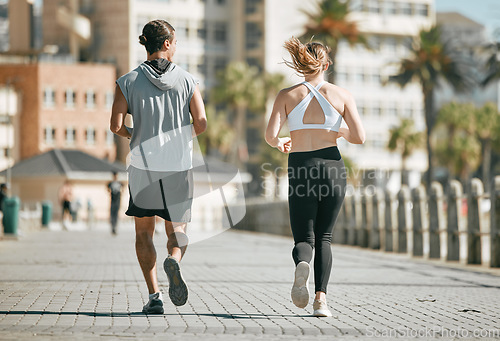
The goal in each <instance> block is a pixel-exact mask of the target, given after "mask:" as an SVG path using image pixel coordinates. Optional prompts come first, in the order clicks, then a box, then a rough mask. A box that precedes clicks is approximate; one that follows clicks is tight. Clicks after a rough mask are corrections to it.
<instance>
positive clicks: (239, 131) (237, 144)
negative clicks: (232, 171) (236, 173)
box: [229, 107, 247, 168]
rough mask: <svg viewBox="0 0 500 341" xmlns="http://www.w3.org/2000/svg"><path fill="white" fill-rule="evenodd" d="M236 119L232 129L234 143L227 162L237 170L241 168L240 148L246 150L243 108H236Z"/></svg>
mask: <svg viewBox="0 0 500 341" xmlns="http://www.w3.org/2000/svg"><path fill="white" fill-rule="evenodd" d="M235 112H236V119H235V121H234V127H235V130H236V134H235V138H234V143H233V146H232V148H231V153H230V156H229V160H230V162H231V163H232V164H234V165H236V166H237V167H238V168H241V167H243V162H242V160H241V158H240V154H241V150H242V148H246V136H247V134H246V109H245V107H236V108H235Z"/></svg>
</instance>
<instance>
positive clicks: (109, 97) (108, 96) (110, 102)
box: [106, 91, 114, 109]
mask: <svg viewBox="0 0 500 341" xmlns="http://www.w3.org/2000/svg"><path fill="white" fill-rule="evenodd" d="M113 100H114V96H113V92H112V91H106V108H107V109H111V107H112V106H113Z"/></svg>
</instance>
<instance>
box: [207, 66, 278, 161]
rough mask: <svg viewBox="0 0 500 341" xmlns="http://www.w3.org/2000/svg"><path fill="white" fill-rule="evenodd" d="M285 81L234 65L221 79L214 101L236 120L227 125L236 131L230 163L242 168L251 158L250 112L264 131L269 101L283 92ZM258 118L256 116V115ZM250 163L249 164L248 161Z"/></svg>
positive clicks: (276, 76) (221, 74)
mask: <svg viewBox="0 0 500 341" xmlns="http://www.w3.org/2000/svg"><path fill="white" fill-rule="evenodd" d="M284 80H285V77H284V76H283V75H281V74H275V73H262V72H260V71H259V69H258V68H257V67H254V66H249V65H248V64H246V63H242V62H234V63H231V64H229V65H228V66H227V68H226V69H225V70H224V71H223V72H221V73H220V74H219V75H218V85H217V86H216V87H215V88H214V92H213V99H214V101H215V102H216V103H220V104H224V105H226V106H227V107H228V109H229V111H230V114H232V115H233V117H232V119H231V118H230V117H228V116H226V121H227V122H229V126H230V127H232V128H233V131H234V134H233V135H232V142H233V143H232V146H231V148H230V151H229V160H230V161H231V162H232V163H234V164H236V165H238V166H240V167H242V166H243V162H242V160H245V159H246V158H247V155H248V149H247V142H246V141H247V139H246V128H247V116H248V112H249V111H250V112H252V113H255V114H257V115H256V120H257V121H256V122H253V123H254V126H257V127H259V128H261V127H263V126H264V124H265V122H264V115H262V113H265V112H266V104H267V102H268V100H269V99H270V98H272V97H274V96H276V93H277V92H278V91H279V90H280V89H282V88H283V87H284V86H285V84H284ZM254 117H255V115H254ZM245 161H246V160H245Z"/></svg>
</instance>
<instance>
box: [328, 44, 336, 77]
mask: <svg viewBox="0 0 500 341" xmlns="http://www.w3.org/2000/svg"><path fill="white" fill-rule="evenodd" d="M330 48H331V51H330V58H331V60H332V64H331V65H330V67H329V68H328V70H327V80H328V82H330V83H332V84H335V79H336V76H337V75H336V70H335V68H336V67H337V65H336V63H337V46H330Z"/></svg>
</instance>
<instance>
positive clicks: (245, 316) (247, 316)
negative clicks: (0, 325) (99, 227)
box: [0, 310, 313, 319]
mask: <svg viewBox="0 0 500 341" xmlns="http://www.w3.org/2000/svg"><path fill="white" fill-rule="evenodd" d="M4 314H5V315H85V316H92V317H132V316H148V317H154V316H158V317H162V316H208V317H219V318H225V319H269V318H273V317H274V318H282V317H301V318H302V317H313V316H312V315H298V314H297V315H283V314H217V313H213V314H209V313H201V314H195V313H165V314H151V315H146V314H144V313H142V312H122V313H120V312H116V313H98V312H93V311H91V312H88V311H79V312H76V311H41V310H33V311H21V310H12V311H6V310H4V311H1V310H0V315H4Z"/></svg>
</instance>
